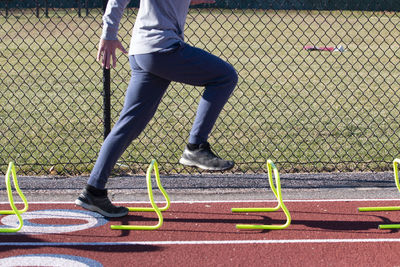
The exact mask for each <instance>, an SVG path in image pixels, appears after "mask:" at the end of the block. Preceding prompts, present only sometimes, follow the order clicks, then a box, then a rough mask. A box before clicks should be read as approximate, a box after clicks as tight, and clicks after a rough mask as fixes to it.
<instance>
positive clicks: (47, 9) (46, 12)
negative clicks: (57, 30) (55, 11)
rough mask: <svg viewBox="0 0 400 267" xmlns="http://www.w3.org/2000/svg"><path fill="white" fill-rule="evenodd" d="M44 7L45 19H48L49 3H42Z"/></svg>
mask: <svg viewBox="0 0 400 267" xmlns="http://www.w3.org/2000/svg"><path fill="white" fill-rule="evenodd" d="M44 5H45V7H46V11H45V14H46V18H48V17H49V1H48V0H46V1H45V2H44Z"/></svg>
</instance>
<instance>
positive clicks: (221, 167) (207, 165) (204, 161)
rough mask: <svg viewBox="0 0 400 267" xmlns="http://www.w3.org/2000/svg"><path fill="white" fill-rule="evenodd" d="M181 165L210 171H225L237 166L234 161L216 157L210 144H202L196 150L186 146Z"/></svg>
mask: <svg viewBox="0 0 400 267" xmlns="http://www.w3.org/2000/svg"><path fill="white" fill-rule="evenodd" d="M179 163H180V164H183V165H186V166H195V167H199V168H201V169H204V170H209V171H225V170H229V169H232V168H233V166H234V165H235V163H234V162H233V161H230V160H224V159H221V158H220V157H218V156H216V155H215V154H214V153H213V152H212V151H211V148H210V144H209V143H208V142H206V143H203V144H200V145H199V148H197V149H194V150H190V149H189V148H188V146H186V148H185V151H183V154H182V157H181V159H180V160H179Z"/></svg>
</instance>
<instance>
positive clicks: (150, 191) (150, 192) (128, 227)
mask: <svg viewBox="0 0 400 267" xmlns="http://www.w3.org/2000/svg"><path fill="white" fill-rule="evenodd" d="M153 169H154V174H155V177H156V182H157V186H158V188H159V189H160V191H161V193H162V195H163V196H164V198H165V201H166V204H165V206H164V207H161V208H159V207H158V206H157V204H156V203H155V202H154V195H153V189H152V184H151V173H152V170H153ZM146 183H147V192H148V195H149V200H150V203H151V206H152V207H151V208H150V207H128V209H129V211H144V212H147V211H154V212H155V213H156V214H157V216H158V223H157V224H156V225H111V229H113V230H156V229H158V228H160V227H161V226H162V224H163V216H162V213H161V212H162V211H166V210H167V209H168V208H169V207H170V204H171V202H170V199H169V197H168V194H167V192H166V191H165V189H164V187H163V186H162V185H161V180H160V173H159V170H158V164H157V161H156V160H154V159H153V160H152V162H151V164H150V166H149V168H148V169H147V174H146Z"/></svg>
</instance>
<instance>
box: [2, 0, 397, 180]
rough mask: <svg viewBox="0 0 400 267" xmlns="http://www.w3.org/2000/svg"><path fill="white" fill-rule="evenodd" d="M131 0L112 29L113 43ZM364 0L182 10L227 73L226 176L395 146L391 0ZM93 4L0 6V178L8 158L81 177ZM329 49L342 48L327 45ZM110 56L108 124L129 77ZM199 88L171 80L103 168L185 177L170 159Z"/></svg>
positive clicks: (86, 166)
mask: <svg viewBox="0 0 400 267" xmlns="http://www.w3.org/2000/svg"><path fill="white" fill-rule="evenodd" d="M137 2H138V1H132V3H131V4H130V6H129V7H128V8H127V9H126V10H125V13H124V17H123V18H122V21H121V25H120V31H119V37H120V39H121V41H122V42H123V44H124V45H125V47H126V48H127V47H128V44H129V41H130V34H131V30H132V27H133V24H134V22H135V17H136V14H137V11H138V9H137V5H138V3H137ZM370 2H371V3H372V2H373V1H366V2H363V1H335V5H333V4H332V3H333V1H310V0H309V1H300V0H298V1H283V0H282V1H244V0H231V1H228V0H226V1H217V4H216V5H214V6H200V7H193V8H191V10H190V13H189V14H188V17H187V25H186V31H185V35H186V41H187V42H188V43H190V44H191V45H194V46H197V47H199V48H202V49H205V50H207V51H209V52H211V53H213V54H215V55H217V56H219V57H221V58H223V59H224V60H227V61H228V62H230V63H231V64H232V65H233V66H234V67H235V68H236V70H237V72H238V74H239V83H238V86H237V88H236V89H235V91H234V93H233V95H232V96H231V98H230V100H229V102H228V103H227V104H226V106H225V108H224V110H223V112H222V114H221V116H220V118H219V119H218V121H217V123H216V125H215V128H214V130H213V132H212V134H211V136H210V143H211V144H212V146H213V149H214V150H215V151H216V152H217V153H218V154H219V155H220V156H221V157H225V158H228V159H232V160H234V161H235V162H236V167H235V169H233V170H232V172H237V173H242V172H243V173H258V172H265V171H266V166H265V163H266V160H267V159H272V160H273V161H274V162H275V163H276V164H277V165H278V167H279V168H280V170H281V171H282V172H324V171H384V170H388V169H390V168H391V162H392V160H393V159H394V158H395V157H397V156H399V154H400V153H399V145H398V143H399V136H400V125H399V122H400V121H399V119H398V118H399V113H400V106H399V103H400V99H399V98H400V94H399V81H400V79H399V77H400V64H399V61H400V58H399V57H400V49H399V41H400V28H399V25H400V13H399V12H398V11H399V10H395V7H394V4H393V3H394V2H395V1H386V2H385V1H375V2H374V3H375V4H371V5H368V3H370ZM313 3H316V4H313ZM376 3H378V4H376ZM385 3H386V5H385ZM339 4H340V5H339ZM101 5H102V3H101V2H96V1H80V0H78V1H52V2H51V1H50V0H49V1H0V88H1V90H0V103H1V108H0V133H1V135H0V166H1V171H2V172H3V173H4V172H5V169H6V167H7V164H8V162H9V161H11V160H12V161H15V163H16V164H17V165H18V168H19V170H20V172H21V173H24V174H35V175H38V174H40V175H78V174H83V175H85V174H88V173H89V172H90V170H91V168H92V167H93V165H94V161H95V160H96V157H97V153H98V151H99V149H100V146H101V144H102V140H103V130H104V125H103V110H102V108H103V97H102V92H103V82H102V77H103V76H102V68H101V66H100V64H99V63H97V62H96V61H95V57H96V53H97V43H98V40H99V36H100V34H101V24H102V20H101V19H102V8H101ZM397 8H398V7H397ZM338 9H339V10H338ZM384 10H389V11H384ZM306 46H315V47H318V48H321V47H322V48H325V49H322V50H318V49H310V50H307V49H305V47H306ZM339 46H342V47H343V48H344V51H342V50H341V49H340V51H329V49H330V48H331V47H332V48H335V47H339ZM306 48H307V47H306ZM118 60H119V61H118V66H117V68H115V69H112V70H111V121H112V123H114V122H115V121H116V120H117V118H118V115H119V112H120V110H121V108H122V104H123V100H124V93H125V89H126V87H127V83H128V81H129V78H130V70H129V64H128V58H127V57H126V56H125V55H121V54H119V58H118ZM202 91H203V88H200V87H192V86H188V85H183V84H179V83H172V85H171V86H170V88H169V90H168V91H167V93H166V95H165V96H164V98H163V101H162V103H161V105H160V107H159V109H158V111H157V113H156V115H155V117H154V118H153V119H152V121H151V122H150V124H149V125H148V126H147V128H146V129H145V131H144V132H143V133H142V134H141V135H140V136H139V138H138V139H137V140H135V141H134V142H133V143H132V144H131V146H130V147H129V148H128V150H127V151H126V153H124V155H123V156H122V158H121V160H120V161H119V163H118V164H117V166H116V168H115V174H119V175H120V174H135V173H142V172H143V171H145V169H146V168H147V166H148V163H149V162H150V160H151V159H152V158H156V159H157V160H158V161H159V163H160V170H161V171H162V172H163V173H186V172H199V170H197V169H191V168H185V167H183V166H181V165H180V164H179V163H178V160H179V157H180V156H181V153H182V150H183V148H184V146H185V144H186V141H187V138H188V135H189V131H190V128H191V124H192V122H193V120H194V116H195V112H196V107H197V103H198V101H199V99H200V97H201V94H202Z"/></svg>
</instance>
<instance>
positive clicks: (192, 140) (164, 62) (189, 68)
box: [137, 43, 238, 170]
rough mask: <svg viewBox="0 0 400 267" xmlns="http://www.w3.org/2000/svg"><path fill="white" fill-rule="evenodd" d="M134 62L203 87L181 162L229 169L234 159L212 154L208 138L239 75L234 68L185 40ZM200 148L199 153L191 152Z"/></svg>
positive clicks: (154, 71) (213, 168) (174, 78)
mask: <svg viewBox="0 0 400 267" xmlns="http://www.w3.org/2000/svg"><path fill="white" fill-rule="evenodd" d="M137 63H138V65H140V67H141V68H143V69H144V70H146V71H148V72H151V73H153V74H155V75H157V76H159V77H163V78H164V79H167V80H173V81H177V82H182V83H186V84H190V85H195V86H205V91H204V93H203V96H202V98H201V100H200V103H199V106H198V109H197V114H196V118H195V121H194V123H193V127H192V130H191V132H190V136H189V145H188V146H187V148H186V149H185V152H184V155H183V157H182V159H181V160H180V162H181V163H182V164H185V165H193V166H197V167H200V168H203V169H208V170H226V169H230V168H232V167H233V162H230V161H224V160H221V159H219V158H218V157H215V155H213V154H212V152H211V150H210V148H209V145H208V143H207V139H208V136H209V134H210V132H211V130H212V128H213V126H214V124H215V122H216V120H217V118H218V116H219V114H220V112H221V110H222V108H223V106H224V105H225V103H226V102H227V100H228V98H229V96H230V95H231V93H232V91H233V89H234V88H235V86H236V84H237V79H238V76H237V74H236V71H235V70H234V68H233V67H232V66H231V65H230V64H228V63H227V62H225V61H223V60H221V59H220V58H218V57H216V56H214V55H212V54H210V53H208V52H206V51H204V50H201V49H198V48H195V47H192V46H189V45H187V44H184V43H179V44H177V45H176V46H175V47H173V48H171V49H170V51H169V52H165V51H163V52H160V53H152V54H146V55H138V56H137ZM199 149H200V152H201V153H194V154H193V153H190V151H191V150H193V151H197V150H199ZM210 153H211V154H210ZM200 158H203V159H204V160H205V161H207V162H201V161H204V160H203V159H200ZM198 159H200V160H198ZM198 161H199V162H198Z"/></svg>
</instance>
